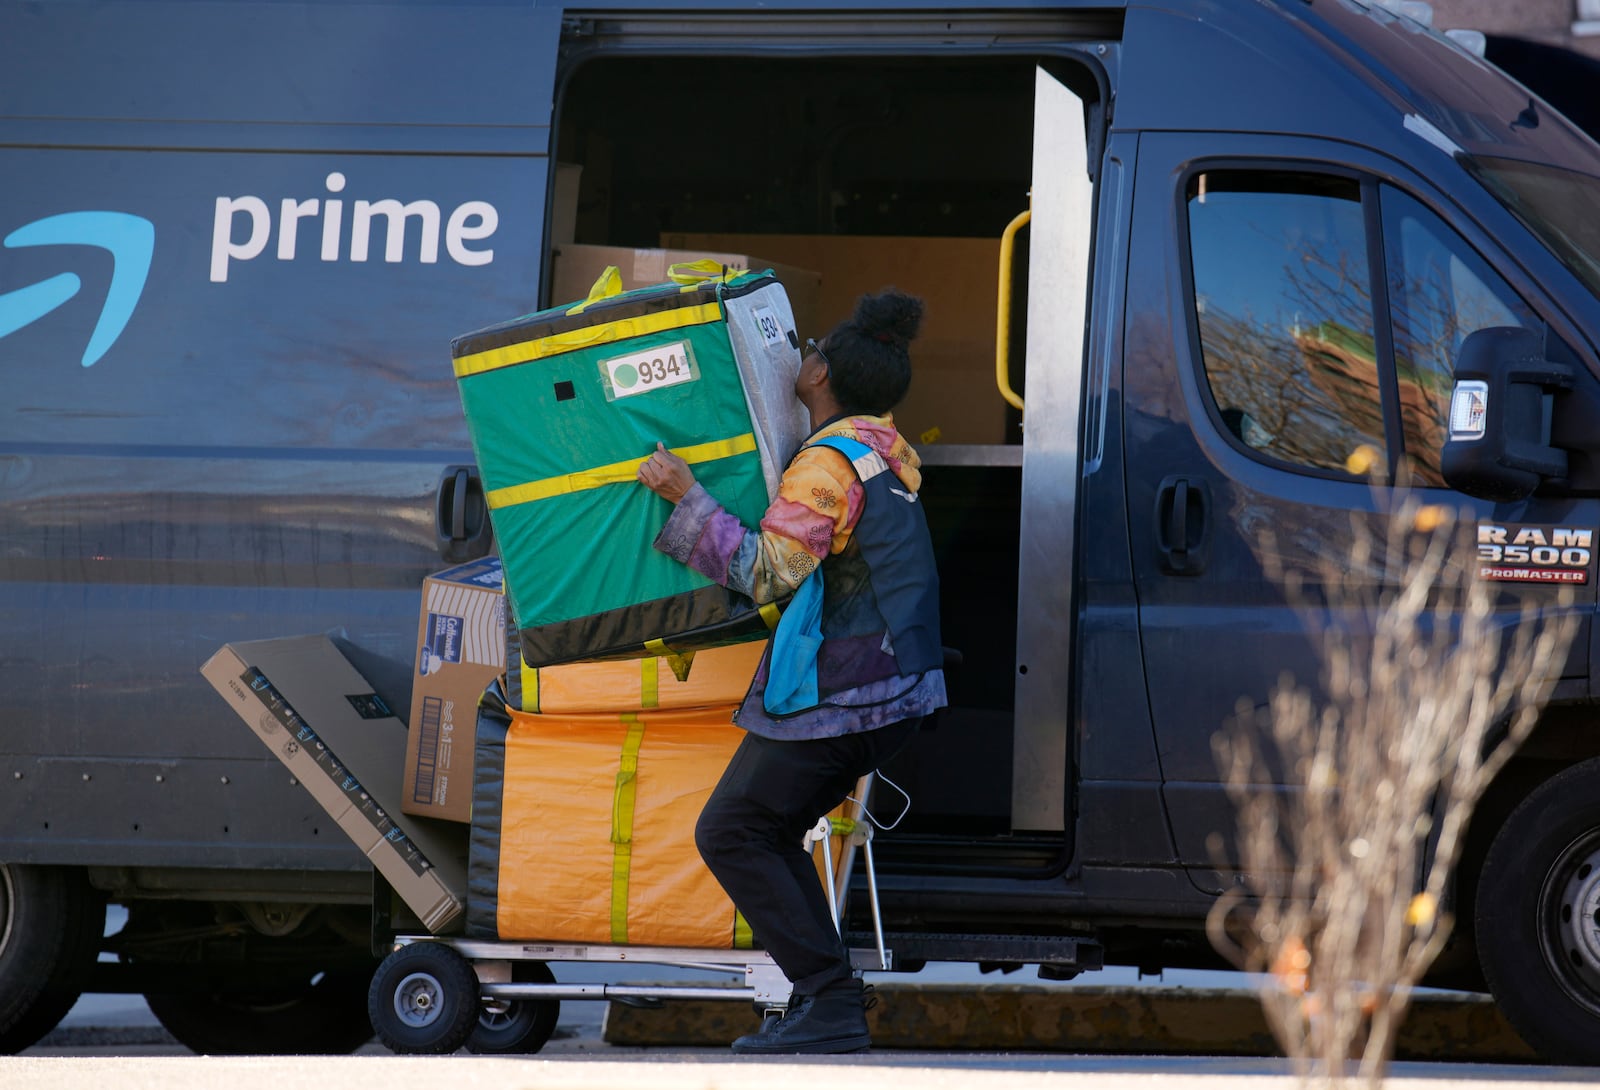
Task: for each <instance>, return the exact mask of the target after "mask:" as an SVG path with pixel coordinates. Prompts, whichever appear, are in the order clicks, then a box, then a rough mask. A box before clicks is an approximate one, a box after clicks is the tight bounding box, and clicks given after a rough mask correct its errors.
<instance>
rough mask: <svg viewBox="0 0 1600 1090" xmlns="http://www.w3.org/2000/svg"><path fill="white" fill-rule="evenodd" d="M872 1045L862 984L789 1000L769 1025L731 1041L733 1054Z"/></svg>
mask: <svg viewBox="0 0 1600 1090" xmlns="http://www.w3.org/2000/svg"><path fill="white" fill-rule="evenodd" d="M871 1045H872V1037H871V1035H870V1034H869V1033H868V1032H867V1011H866V1004H865V1003H864V1001H863V998H862V988H861V981H859V980H856V979H854V978H850V979H847V980H841V981H839V982H838V983H836V984H829V985H827V986H826V987H824V988H823V989H822V990H821V991H820V992H818V993H817V994H816V995H800V994H798V993H796V994H795V995H792V996H790V997H789V1009H788V1011H787V1012H786V1013H785V1014H784V1016H783V1017H782V1018H780V1019H778V1020H777V1021H776V1022H774V1023H773V1024H772V1025H770V1026H763V1027H762V1029H761V1030H760V1031H759V1032H757V1033H747V1034H745V1035H744V1036H743V1037H740V1038H739V1039H738V1040H737V1041H735V1042H733V1050H734V1051H735V1052H750V1053H801V1052H803V1053H812V1054H820V1053H837V1052H860V1051H861V1050H862V1049H864V1048H869V1047H871Z"/></svg>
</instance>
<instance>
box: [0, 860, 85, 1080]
mask: <svg viewBox="0 0 1600 1090" xmlns="http://www.w3.org/2000/svg"><path fill="white" fill-rule="evenodd" d="M105 923H106V909H105V900H104V898H103V897H102V896H101V895H100V894H98V893H96V892H95V891H94V890H93V889H91V888H90V886H89V882H88V879H87V878H86V877H85V876H84V874H83V872H82V871H81V870H78V869H76V868H72V867H34V866H24V865H21V864H17V863H0V1054H4V1055H9V1054H11V1053H14V1052H21V1051H22V1050H23V1049H25V1048H27V1047H29V1046H30V1045H32V1044H34V1043H36V1042H37V1041H38V1040H39V1038H41V1037H43V1036H44V1035H45V1034H47V1033H49V1032H50V1031H51V1030H52V1029H55V1027H56V1023H58V1022H60V1021H61V1019H62V1017H63V1016H64V1015H65V1014H66V1013H67V1012H68V1011H69V1010H71V1009H72V1005H73V1004H74V1003H76V1002H77V1001H78V996H79V995H81V994H82V993H83V989H84V986H85V985H86V984H87V983H88V981H89V974H90V972H91V971H92V970H93V967H94V962H95V958H96V956H97V955H98V953H99V950H100V939H101V936H102V935H103V934H104V933H105Z"/></svg>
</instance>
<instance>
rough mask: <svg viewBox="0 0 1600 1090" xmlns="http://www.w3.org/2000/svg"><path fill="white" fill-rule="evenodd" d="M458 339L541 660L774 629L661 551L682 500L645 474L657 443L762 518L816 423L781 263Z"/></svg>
mask: <svg viewBox="0 0 1600 1090" xmlns="http://www.w3.org/2000/svg"><path fill="white" fill-rule="evenodd" d="M672 275H673V277H674V282H673V283H668V284H661V285H656V286H652V287H647V288H640V289H637V290H635V291H629V292H622V291H621V290H620V287H621V281H620V279H619V278H618V277H617V275H616V270H615V269H608V270H607V273H606V275H604V276H602V277H601V279H600V281H599V282H597V283H596V284H595V287H594V290H593V291H591V292H590V294H589V298H588V299H586V300H583V301H582V302H579V303H576V304H569V305H567V306H561V307H553V308H551V309H549V310H543V311H539V312H538V313H535V314H530V315H527V316H525V317H522V318H517V319H515V320H513V321H510V322H505V323H502V324H500V325H496V326H491V327H489V328H487V329H482V330H478V331H477V332H474V333H468V334H466V335H464V336H461V337H457V338H456V339H455V341H454V342H453V343H452V345H451V352H452V355H453V356H454V358H455V373H456V378H457V381H458V384H459V387H460V390H461V403H462V407H463V408H464V409H465V411H466V418H467V429H468V432H469V434H470V435H471V439H472V446H473V450H474V453H475V454H476V456H477V459H478V467H479V471H480V472H481V473H482V475H483V483H484V488H485V491H486V493H487V495H488V499H489V513H490V519H491V521H492V523H493V524H494V531H495V536H496V538H497V539H498V540H499V545H500V556H501V559H502V560H503V561H504V565H505V578H506V594H507V597H508V599H509V604H510V606H511V613H512V616H513V617H514V618H515V623H516V625H517V626H518V630H519V634H520V640H521V644H522V655H523V658H524V659H525V660H526V662H527V663H528V665H530V666H550V665H554V664H556V663H562V662H571V661H575V660H579V659H593V658H605V657H625V656H630V655H645V654H658V655H659V654H667V653H677V652H686V651H693V650H695V649H697V648H703V647H709V646H714V645H717V644H725V643H733V642H737V641H740V640H743V639H750V638H754V637H756V636H759V635H762V634H764V633H765V632H766V630H767V628H768V627H770V624H771V623H775V621H776V612H775V611H774V610H773V609H772V608H771V607H767V608H766V609H765V610H760V609H758V608H757V607H756V606H755V605H754V604H753V603H752V602H751V601H750V600H749V599H748V598H745V597H744V596H743V595H739V594H735V593H733V592H732V591H729V590H726V589H724V588H722V587H720V586H717V585H716V584H715V583H712V582H711V581H710V580H708V579H706V578H705V577H704V576H701V575H699V574H698V573H696V572H694V571H692V570H690V569H689V568H687V567H685V566H684V565H682V564H680V563H678V562H677V561H675V560H672V559H669V558H668V557H666V556H664V555H663V554H661V553H659V552H657V551H656V550H655V549H654V548H652V547H651V543H652V542H653V541H654V540H655V537H656V534H657V533H659V532H660V530H661V527H662V526H663V524H665V522H666V520H667V517H668V515H670V514H671V512H672V505H671V504H670V503H668V502H667V501H666V500H664V499H661V498H660V497H659V496H657V495H655V494H654V493H652V492H651V491H650V490H649V489H647V488H645V487H644V486H643V485H641V484H639V483H638V481H637V480H636V478H635V476H634V474H635V471H636V470H637V469H638V467H639V465H640V463H642V462H643V461H644V460H645V459H646V458H648V457H649V456H650V454H651V452H652V451H654V450H655V446H656V442H657V441H660V442H663V443H665V444H666V445H667V446H668V448H670V449H671V450H673V451H674V452H675V453H677V454H678V455H679V456H680V457H682V458H683V459H685V460H686V461H687V462H689V464H690V465H691V466H692V467H693V469H694V473H695V477H696V478H697V479H698V480H699V481H700V483H701V484H703V485H704V486H705V488H706V489H707V491H709V492H710V493H711V495H712V496H714V497H715V498H716V499H717V501H718V502H719V503H721V504H722V505H723V507H725V508H726V509H727V510H728V511H729V512H730V513H731V514H733V515H735V516H736V517H737V518H738V519H739V520H740V521H741V522H743V523H744V524H745V525H746V526H751V527H754V526H756V525H757V524H758V523H759V522H760V520H761V516H762V514H763V513H764V512H765V511H766V508H767V504H768V503H769V502H770V499H771V497H772V496H774V495H776V493H777V486H778V481H779V479H780V477H781V476H782V474H783V469H784V467H785V465H786V464H787V462H788V459H789V457H790V456H791V455H792V454H793V453H794V451H795V450H796V449H798V448H799V445H800V443H801V441H803V439H804V438H805V435H806V432H807V418H806V415H805V412H804V410H803V409H802V408H801V406H800V404H799V402H798V401H797V399H796V398H795V395H794V383H795V377H796V375H797V374H798V373H799V368H800V352H799V348H798V343H797V338H796V336H795V332H794V317H793V314H792V312H791V310H790V308H789V301H788V297H787V296H786V295H785V294H784V291H783V286H782V285H781V284H779V283H778V281H777V279H776V278H775V277H774V276H773V275H772V273H771V272H770V271H768V272H759V273H753V272H745V271H742V270H740V271H735V272H729V271H725V270H723V269H722V267H721V266H720V265H709V266H708V265H704V264H703V263H695V264H694V265H687V266H674V267H673V270H672Z"/></svg>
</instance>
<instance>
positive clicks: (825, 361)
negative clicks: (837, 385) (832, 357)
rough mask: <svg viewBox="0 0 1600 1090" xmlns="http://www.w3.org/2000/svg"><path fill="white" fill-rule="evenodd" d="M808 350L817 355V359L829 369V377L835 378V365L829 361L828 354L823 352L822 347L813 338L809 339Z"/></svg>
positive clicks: (807, 339)
mask: <svg viewBox="0 0 1600 1090" xmlns="http://www.w3.org/2000/svg"><path fill="white" fill-rule="evenodd" d="M806 348H807V349H808V350H810V351H812V352H815V353H816V354H817V358H818V359H819V360H821V361H822V366H824V367H826V368H827V369H828V376H829V377H830V378H831V377H832V376H833V364H832V363H830V362H829V361H828V354H827V353H826V352H824V351H823V350H822V346H821V345H819V344H818V343H817V342H816V341H815V340H813V339H812V338H810V337H807V338H806Z"/></svg>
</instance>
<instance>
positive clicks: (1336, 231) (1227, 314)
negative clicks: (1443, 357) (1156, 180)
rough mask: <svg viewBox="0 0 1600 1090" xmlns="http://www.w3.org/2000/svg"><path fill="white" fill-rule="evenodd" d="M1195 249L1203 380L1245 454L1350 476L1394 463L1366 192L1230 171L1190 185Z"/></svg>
mask: <svg viewBox="0 0 1600 1090" xmlns="http://www.w3.org/2000/svg"><path fill="white" fill-rule="evenodd" d="M1188 203H1189V240H1190V252H1191V255H1192V261H1193V269H1194V285H1195V309H1196V312H1197V314H1198V317H1199V326H1200V346H1201V351H1202V354H1203V357H1204V362H1205V374H1206V379H1207V382H1208V383H1209V384H1210V387H1211V392H1212V396H1213V397H1214V398H1215V399H1216V404H1217V408H1218V410H1219V412H1220V413H1221V416H1222V419H1223V422H1224V423H1225V424H1226V425H1227V426H1228V428H1229V429H1230V430H1231V431H1232V432H1233V433H1234V435H1235V436H1237V437H1238V438H1239V439H1240V440H1241V441H1242V442H1244V443H1245V444H1246V445H1248V446H1250V447H1251V448H1253V449H1255V450H1258V451H1260V452H1261V453H1263V454H1266V455H1269V456H1271V457H1273V458H1277V459H1281V460H1282V461H1285V462H1290V463H1292V464H1294V465H1299V466H1307V467H1311V468H1315V469H1323V470H1332V471H1335V472H1340V473H1342V472H1345V469H1346V464H1347V462H1348V461H1349V459H1350V458H1351V456H1352V455H1353V454H1354V453H1355V452H1356V450H1357V449H1358V448H1360V447H1363V446H1365V447H1370V448H1372V449H1373V450H1375V451H1377V452H1378V453H1379V454H1380V456H1381V454H1382V452H1383V451H1384V438H1383V409H1382V397H1381V395H1380V392H1379V380H1378V369H1377V364H1376V360H1375V355H1376V354H1375V351H1374V335H1373V328H1374V322H1373V313H1372V303H1371V301H1372V292H1371V288H1370V276H1369V273H1368V264H1367V244H1366V230H1365V224H1364V221H1363V218H1362V212H1361V191H1360V186H1359V185H1358V184H1357V183H1356V182H1354V181H1351V180H1349V179H1344V178H1334V177H1325V176H1316V175H1302V174H1288V173H1282V172H1242V171H1226V172H1213V173H1210V174H1205V175H1200V176H1198V177H1196V178H1195V179H1194V181H1193V182H1192V183H1191V184H1190V191H1189V202H1188Z"/></svg>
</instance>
